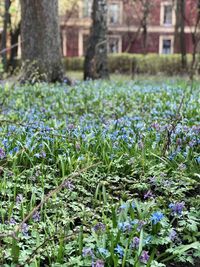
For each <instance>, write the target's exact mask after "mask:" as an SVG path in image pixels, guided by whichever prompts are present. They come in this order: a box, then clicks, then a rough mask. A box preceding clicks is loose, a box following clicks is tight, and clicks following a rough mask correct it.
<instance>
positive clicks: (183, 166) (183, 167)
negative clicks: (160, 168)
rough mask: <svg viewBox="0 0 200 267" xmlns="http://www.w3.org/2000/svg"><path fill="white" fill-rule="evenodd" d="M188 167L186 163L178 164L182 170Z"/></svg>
mask: <svg viewBox="0 0 200 267" xmlns="http://www.w3.org/2000/svg"><path fill="white" fill-rule="evenodd" d="M186 168H187V167H186V165H185V164H184V163H181V164H180V165H179V166H178V169H179V170H180V171H184V170H185V169H186Z"/></svg>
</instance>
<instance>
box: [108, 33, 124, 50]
mask: <svg viewBox="0 0 200 267" xmlns="http://www.w3.org/2000/svg"><path fill="white" fill-rule="evenodd" d="M120 52H121V38H120V36H116V37H115V36H111V37H109V38H108V53H120Z"/></svg>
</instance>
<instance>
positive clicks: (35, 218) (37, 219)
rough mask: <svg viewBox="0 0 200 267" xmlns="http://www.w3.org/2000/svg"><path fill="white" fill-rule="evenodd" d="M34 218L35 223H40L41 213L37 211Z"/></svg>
mask: <svg viewBox="0 0 200 267" xmlns="http://www.w3.org/2000/svg"><path fill="white" fill-rule="evenodd" d="M32 218H33V221H34V222H39V221H40V213H39V212H38V211H36V212H35V213H34V214H33V216H32Z"/></svg>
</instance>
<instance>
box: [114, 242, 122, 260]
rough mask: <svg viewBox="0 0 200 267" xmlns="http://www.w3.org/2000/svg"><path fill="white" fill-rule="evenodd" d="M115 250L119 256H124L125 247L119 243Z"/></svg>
mask: <svg viewBox="0 0 200 267" xmlns="http://www.w3.org/2000/svg"><path fill="white" fill-rule="evenodd" d="M115 252H116V253H117V254H119V256H120V257H121V258H122V257H123V255H124V249H123V247H121V246H120V245H119V244H117V247H116V248H115Z"/></svg>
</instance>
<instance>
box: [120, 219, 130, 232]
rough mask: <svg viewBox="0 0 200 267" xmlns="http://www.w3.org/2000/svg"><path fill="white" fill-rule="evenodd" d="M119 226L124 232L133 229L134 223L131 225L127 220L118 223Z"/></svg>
mask: <svg viewBox="0 0 200 267" xmlns="http://www.w3.org/2000/svg"><path fill="white" fill-rule="evenodd" d="M118 228H119V229H120V230H122V231H123V232H125V231H131V229H132V225H131V223H130V222H128V221H126V222H122V223H118Z"/></svg>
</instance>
